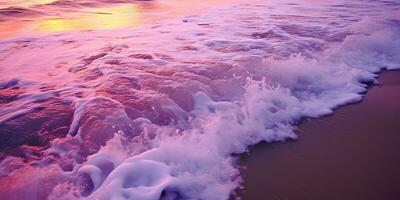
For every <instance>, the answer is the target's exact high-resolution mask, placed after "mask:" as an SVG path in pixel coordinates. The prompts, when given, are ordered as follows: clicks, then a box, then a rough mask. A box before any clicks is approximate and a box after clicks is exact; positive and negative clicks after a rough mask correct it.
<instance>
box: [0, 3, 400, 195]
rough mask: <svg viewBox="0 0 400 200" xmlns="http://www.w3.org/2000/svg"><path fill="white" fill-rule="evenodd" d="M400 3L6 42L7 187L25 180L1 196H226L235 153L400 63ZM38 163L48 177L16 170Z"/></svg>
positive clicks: (280, 9)
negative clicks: (22, 135) (11, 182)
mask: <svg viewBox="0 0 400 200" xmlns="http://www.w3.org/2000/svg"><path fill="white" fill-rule="evenodd" d="M398 6H399V5H397V4H395V2H392V3H390V2H387V1H386V2H379V1H376V2H369V3H365V2H359V1H345V2H340V3H338V2H337V3H335V4H333V3H321V4H320V5H318V6H315V5H311V4H307V3H304V2H303V3H298V4H293V3H291V4H286V3H284V2H280V3H276V4H260V3H254V4H241V5H240V6H234V7H231V8H226V9H219V10H213V11H210V12H208V13H206V14H203V15H196V16H189V17H186V18H185V19H183V20H181V21H169V22H166V23H162V24H159V25H157V26H153V27H149V28H147V29H146V28H143V29H139V30H130V29H121V30H110V31H86V32H79V33H78V32H70V33H63V34H57V35H52V36H46V37H37V38H23V39H13V40H8V41H3V42H1V45H0V63H1V64H2V65H3V66H7V67H5V68H2V69H1V71H2V72H3V74H4V75H3V76H2V77H1V79H0V80H1V81H2V82H1V83H0V88H1V89H0V95H1V102H0V106H1V107H0V108H1V109H0V113H1V116H2V117H0V131H1V132H2V133H5V132H7V131H8V132H9V135H7V137H5V139H8V141H11V142H9V143H8V144H14V145H9V146H7V145H5V146H6V147H7V150H3V151H2V154H3V156H2V157H3V160H2V162H1V165H0V166H1V169H2V172H3V173H2V174H4V175H3V177H2V178H0V182H2V181H14V182H15V183H16V185H18V186H19V187H15V188H14V189H13V190H6V189H7V188H5V187H4V186H3V187H1V188H0V196H3V197H5V198H7V199H23V198H24V197H27V195H28V196H29V195H32V194H34V195H36V196H37V198H38V199H44V198H49V199H77V198H83V199H85V198H87V199H143V200H147V199H148V200H153V199H229V198H230V196H232V195H234V193H233V191H234V190H235V189H236V188H238V187H239V186H240V184H241V181H242V180H241V177H240V174H239V170H238V169H237V164H236V162H237V156H236V155H238V154H240V153H244V152H246V151H247V148H248V146H250V145H254V144H256V143H259V142H261V141H267V142H275V141H285V140H288V139H289V140H290V139H296V138H297V136H296V134H295V129H296V125H297V123H298V122H299V120H300V119H301V118H304V117H311V118H314V117H319V116H323V115H328V114H331V113H332V112H333V110H334V109H335V108H336V107H338V106H340V105H344V104H349V103H354V102H359V101H361V99H362V94H363V93H365V92H366V87H367V85H368V84H374V83H376V80H375V78H376V76H377V75H376V74H375V73H377V72H379V71H381V70H383V69H399V68H400V55H399V54H398V53H397V52H398V50H399V47H400V37H399V35H400V24H399V21H400V13H399V12H398V10H397V11H396V9H397V8H398ZM333 8H336V9H337V8H340V9H341V12H340V13H337V12H334V11H332V9H333ZM384 11H385V12H384ZM287 13H292V15H288V14H287ZM338 15H340V16H338ZM38 55H40V56H38ZM38 69H40V70H38ZM49 116H50V117H49ZM54 125H55V127H54ZM32 127H34V128H32ZM59 127H61V129H57V128H59ZM17 129H18V130H21V131H22V132H21V131H15V130H17ZM57 131H59V132H57ZM25 132H27V133H25ZM16 133H24V135H28V136H29V135H32V137H36V138H30V137H28V138H23V137H22V139H21V137H20V136H19V135H17V136H14V135H13V134H16ZM16 138H17V139H18V140H17V139H16ZM36 140H39V141H41V142H34V141H36ZM2 141H7V140H2ZM15 141H18V142H16V143H15ZM13 142H14V143H13ZM2 146H4V145H2ZM39 170H48V171H49V173H47V174H39V175H35V176H33V177H32V179H31V180H29V181H27V182H24V180H25V179H24V178H21V177H19V175H18V174H21V173H22V174H34V173H37V171H39ZM47 180H51V181H49V182H48V184H46V187H43V188H42V189H38V188H32V187H29V185H31V184H35V183H41V182H43V181H47ZM21 188H23V189H24V190H25V191H24V192H21V193H20V194H16V193H17V192H18V191H19V189H20V190H21V191H22V189H21ZM26 188H28V189H26ZM18 195H20V196H18Z"/></svg>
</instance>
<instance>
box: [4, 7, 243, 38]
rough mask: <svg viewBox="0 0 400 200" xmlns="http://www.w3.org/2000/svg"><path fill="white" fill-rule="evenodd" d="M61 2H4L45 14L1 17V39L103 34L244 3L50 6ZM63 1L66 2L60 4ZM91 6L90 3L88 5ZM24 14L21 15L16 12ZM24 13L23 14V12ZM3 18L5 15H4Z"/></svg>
mask: <svg viewBox="0 0 400 200" xmlns="http://www.w3.org/2000/svg"><path fill="white" fill-rule="evenodd" d="M55 1H57V0H27V1H23V0H21V1H20V2H19V1H14V2H11V1H7V2H5V1H2V0H0V8H1V7H10V6H23V7H29V8H30V9H31V10H33V11H37V12H39V13H41V14H40V15H38V16H34V15H32V16H30V15H27V16H23V15H21V16H18V17H15V16H7V14H6V15H4V18H3V19H1V17H0V38H10V37H15V36H25V35H31V34H43V33H51V32H58V31H73V30H103V29H116V28H124V27H131V28H132V27H140V26H143V25H148V24H154V23H157V22H160V21H163V20H168V19H176V18H180V17H184V16H189V15H196V14H200V13H202V12H205V11H207V10H209V9H212V8H216V7H220V6H224V5H232V4H235V3H238V2H243V0H204V1H183V0H165V1H138V2H135V3H115V2H114V3H112V1H110V2H108V3H107V1H101V2H100V3H94V2H92V4H85V5H84V6H78V7H73V8H71V7H69V8H68V9H66V8H65V7H63V6H62V4H60V5H61V6H60V5H57V4H49V3H52V2H55ZM58 1H62V0H58ZM88 2H90V1H88ZM16 12H20V11H16ZM22 12H23V11H22ZM0 16H1V15H0Z"/></svg>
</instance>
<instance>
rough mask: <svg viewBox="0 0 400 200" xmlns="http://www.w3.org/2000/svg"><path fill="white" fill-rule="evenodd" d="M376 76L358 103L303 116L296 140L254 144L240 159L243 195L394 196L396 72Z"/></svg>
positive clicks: (332, 199)
mask: <svg viewBox="0 0 400 200" xmlns="http://www.w3.org/2000/svg"><path fill="white" fill-rule="evenodd" d="M378 80H379V81H380V83H381V85H380V86H376V87H373V88H370V89H369V90H368V92H367V94H366V95H365V97H364V100H363V101H362V102H361V103H357V104H352V105H347V106H343V107H340V108H339V109H337V110H336V111H335V113H334V114H333V115H330V116H327V117H322V118H319V119H306V120H303V121H302V122H301V123H300V125H299V128H298V130H297V132H298V134H299V139H298V140H296V141H292V142H286V143H274V144H265V143H263V144H259V145H256V146H255V147H253V148H252V149H251V150H250V153H249V154H248V155H246V156H243V157H242V160H241V164H242V165H243V166H245V167H246V169H244V170H243V172H242V174H243V177H244V181H245V182H244V188H245V191H244V192H243V199H245V200H246V199H252V200H258V199H260V200H261V199H271V200H273V199H282V200H283V199H284V200H309V199H324V200H338V199H341V200H373V199H385V200H396V199H398V198H399V196H400V171H399V167H400V155H399V153H398V147H399V145H400V135H399V133H400V123H399V120H400V104H399V99H400V72H399V71H385V72H383V73H381V74H380V78H379V79H378Z"/></svg>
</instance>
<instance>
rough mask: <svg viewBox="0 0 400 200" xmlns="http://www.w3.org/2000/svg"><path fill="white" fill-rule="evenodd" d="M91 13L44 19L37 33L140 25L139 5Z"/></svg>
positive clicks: (96, 9) (122, 6) (95, 9)
mask: <svg viewBox="0 0 400 200" xmlns="http://www.w3.org/2000/svg"><path fill="white" fill-rule="evenodd" d="M84 12H87V13H89V14H88V15H83V16H82V17H77V18H55V19H44V20H41V21H39V22H38V26H37V31H39V32H49V31H65V30H92V29H113V28H121V27H127V26H137V25H138V24H139V23H140V16H139V7H138V6H137V5H132V4H130V5H119V6H114V7H109V8H91V9H86V10H84Z"/></svg>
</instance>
